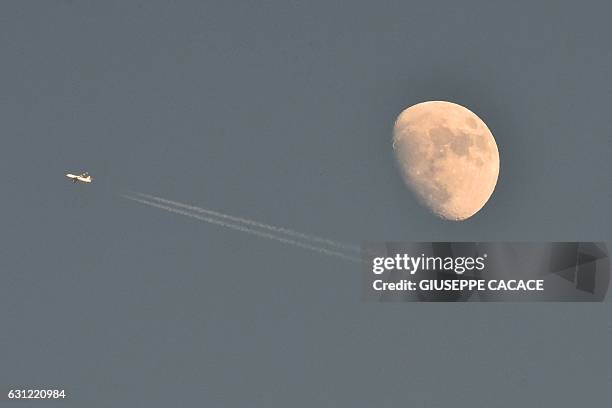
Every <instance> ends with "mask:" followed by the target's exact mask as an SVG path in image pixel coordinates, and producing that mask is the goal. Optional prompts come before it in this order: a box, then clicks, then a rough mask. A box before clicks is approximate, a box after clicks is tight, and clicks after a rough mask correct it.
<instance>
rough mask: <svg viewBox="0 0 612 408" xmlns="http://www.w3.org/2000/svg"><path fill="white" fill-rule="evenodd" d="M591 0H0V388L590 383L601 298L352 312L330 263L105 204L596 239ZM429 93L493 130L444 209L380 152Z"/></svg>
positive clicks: (265, 399)
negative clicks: (466, 182) (464, 201)
mask: <svg viewBox="0 0 612 408" xmlns="http://www.w3.org/2000/svg"><path fill="white" fill-rule="evenodd" d="M611 7H612V6H610V2H607V1H601V2H598V1H592V2H588V4H583V3H580V4H579V3H578V2H571V1H554V2H553V1H542V2H535V3H534V2H532V1H513V2H504V3H500V2H491V1H467V2H461V4H459V3H458V2H456V1H440V2H435V3H432V2H409V1H352V2H340V1H330V0H325V1H318V0H315V1H301V2H298V1H276V0H270V1H260V2H254V1H240V2H238V1H206V2H202V1H182V2H162V1H142V2H132V1H125V0H124V1H104V2H91V1H77V0H74V1H45V2H24V1H5V2H2V3H1V4H0V53H1V54H0V55H1V57H2V58H1V63H0V83H1V84H2V86H1V87H0V118H1V122H0V126H1V129H2V141H3V143H2V147H1V149H0V159H1V160H0V170H1V171H0V174H1V176H0V177H1V179H2V200H0V209H1V210H2V217H0V228H1V231H2V234H1V235H0V273H1V275H0V278H1V284H0V306H1V307H0V328H1V332H2V334H0V385H1V386H2V387H4V388H6V389H7V390H8V387H13V386H25V387H36V386H45V387H47V386H56V387H59V388H65V389H66V390H67V392H68V394H69V400H68V401H67V402H66V403H65V404H64V406H74V407H77V406H78V407H81V406H88V407H107V406H111V405H112V406H147V407H157V406H159V407H166V406H171V405H178V406H194V405H201V406H214V407H223V406H228V407H230V406H232V407H233V406H250V407H258V406H261V407H287V406H291V407H316V406H323V407H327V406H347V407H348V406H350V407H372V406H382V407H387V406H389V407H390V406H417V407H446V406H449V405H450V404H453V406H460V407H464V406H466V407H467V406H487V407H513V408H514V407H517V406H555V407H575V406H577V405H578V404H582V405H584V404H585V403H587V405H589V406H590V405H593V406H596V405H597V404H589V403H588V402H590V401H609V400H610V398H611V397H612V396H611V395H610V390H609V383H610V363H611V362H610V357H609V356H610V353H609V350H610V349H609V346H610V344H611V342H612V330H611V326H610V312H611V309H610V306H609V304H591V305H576V304H567V305H565V304H537V305H535V304H534V305H515V304H476V305H472V304H463V305H431V304H393V305H387V304H382V305H381V304H372V303H363V302H361V300H360V294H361V288H360V284H361V274H360V271H359V269H358V267H355V265H354V264H351V263H348V262H344V261H342V260H340V259H336V258H333V257H326V256H322V255H320V254H317V253H314V252H310V251H305V250H302V249H299V248H295V247H292V246H286V245H283V244H281V243H278V242H274V241H270V240H265V239H259V238H256V237H253V236H251V235H247V234H242V233H240V232H235V231H229V230H226V229H223V228H220V227H217V226H213V225H208V224H204V223H199V222H197V221H194V220H190V219H188V218H184V217H181V216H179V215H174V214H170V213H167V212H164V211H161V210H158V209H154V208H148V207H144V206H141V205H139V204H137V203H134V202H130V201H128V200H125V199H122V198H121V196H120V195H121V193H122V192H124V191H126V190H137V191H142V192H145V193H152V194H156V195H160V196H163V197H167V198H170V199H176V200H179V201H184V202H189V203H193V204H196V205H200V206H204V207H206V208H211V209H214V210H219V211H223V212H226V213H230V214H235V215H239V216H244V217H249V218H253V219H256V220H259V221H262V222H266V223H270V224H274V225H279V226H283V227H288V228H292V229H294V230H298V231H302V232H304V233H308V234H316V235H320V236H324V237H328V238H332V239H335V240H339V241H343V242H347V243H353V244H357V245H358V244H359V243H360V242H362V241H365V240H407V241H430V240H442V241H452V240H463V241H470V240H515V241H530V240H543V241H546V240H548V241H565V240H589V241H591V240H593V241H596V240H601V241H610V240H611V235H612V217H610V202H611V198H612V184H611V183H610V174H612V165H611V161H610V157H611V154H612V137H611V135H610V96H611V94H612V78H611V75H610V73H611V70H610V66H611V64H612V51H611V48H610V44H609V41H610V38H611V37H612V28H611V26H610V24H609V21H608V20H609V16H610V13H611V12H612V9H611ZM425 100H450V101H453V102H456V103H460V104H462V105H464V106H466V107H468V108H469V109H470V110H472V111H473V112H475V113H476V114H477V115H479V116H480V117H481V118H482V119H483V120H484V121H485V122H486V123H487V125H488V126H489V128H490V129H491V131H492V132H493V135H494V136H495V138H496V140H497V143H498V147H499V151H500V158H501V171H500V179H499V182H498V185H497V189H496V191H495V192H494V194H493V196H492V198H491V200H490V201H489V203H488V204H487V206H485V208H484V209H483V210H482V211H481V212H480V213H478V214H477V215H476V216H474V217H473V218H471V219H469V220H468V221H466V222H462V223H453V222H447V221H442V220H439V219H437V218H435V217H432V216H431V215H430V214H429V213H428V212H427V211H425V210H423V209H421V208H420V207H419V206H418V204H417V203H416V202H415V200H414V198H413V197H412V196H411V195H410V193H409V192H408V191H407V190H406V189H405V188H404V186H403V184H402V181H401V178H400V176H399V174H398V172H397V170H396V168H395V164H394V161H393V154H392V148H391V130H392V127H393V121H394V120H395V117H396V116H397V114H398V113H399V112H400V111H401V110H403V109H404V108H405V107H407V106H409V105H412V104H414V103H417V102H421V101H425ZM79 170H89V172H90V173H91V174H92V175H93V177H94V183H93V184H92V185H89V186H81V185H73V184H71V183H69V182H67V180H66V179H65V178H64V174H65V173H66V172H78V171H79ZM3 392H4V391H3ZM0 401H2V404H4V402H5V401H4V400H0ZM2 404H0V405H2ZM17 405H18V404H17V403H15V406H17ZM9 406H12V405H9ZM58 406H59V405H58Z"/></svg>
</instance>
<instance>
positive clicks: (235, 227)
mask: <svg viewBox="0 0 612 408" xmlns="http://www.w3.org/2000/svg"><path fill="white" fill-rule="evenodd" d="M122 197H123V198H126V199H128V200H131V201H136V202H138V203H141V204H144V205H148V206H151V207H155V208H159V209H162V210H166V211H169V212H172V213H175V214H180V215H184V216H186V217H190V218H195V219H197V220H200V221H204V222H208V223H210V224H215V225H220V226H222V227H225V228H229V229H233V230H236V231H241V232H246V233H247V234H253V235H256V236H258V237H261V238H268V239H271V240H275V241H278V242H282V243H284V244H288V245H293V246H296V247H298V248H303V249H309V250H311V251H315V252H318V253H320V254H324V255H329V256H335V257H337V258H341V259H344V260H346V261H351V262H361V260H360V259H359V258H357V257H354V256H351V255H347V254H343V253H341V252H338V251H333V250H330V249H326V248H322V247H319V246H314V245H310V244H307V243H303V242H299V241H296V240H293V239H289V238H284V237H281V236H278V235H275V234H272V233H269V232H263V231H258V230H255V229H252V228H248V227H245V226H243V225H240V224H236V223H230V222H226V221H222V220H220V219H219V218H213V217H207V216H203V215H200V214H195V213H192V212H189V211H186V210H180V209H178V208H174V207H169V206H166V205H163V204H160V203H156V202H152V201H148V200H146V199H144V198H139V197H134V196H131V195H126V194H124V195H122Z"/></svg>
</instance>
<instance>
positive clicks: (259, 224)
mask: <svg viewBox="0 0 612 408" xmlns="http://www.w3.org/2000/svg"><path fill="white" fill-rule="evenodd" d="M131 193H132V194H136V195H139V196H141V197H145V198H147V199H149V200H154V201H158V202H160V203H164V204H168V205H171V206H176V207H181V208H184V209H186V210H191V211H196V212H199V213H202V214H208V215H211V216H214V217H219V218H223V219H225V220H230V221H233V222H236V223H242V224H245V225H249V226H252V227H258V228H261V229H265V230H268V231H272V232H275V233H278V234H284V235H287V236H290V237H293V238H298V239H302V240H304V241H310V242H316V243H318V244H324V245H327V246H330V247H333V248H337V249H341V250H343V251H349V252H354V253H356V254H358V253H359V252H360V248H358V247H356V246H354V245H349V244H344V243H342V242H337V241H333V240H331V239H326V238H321V237H317V236H315V235H308V234H304V233H302V232H298V231H294V230H291V229H288V228H282V227H276V226H274V225H269V224H264V223H262V222H258V221H254V220H250V219H248V218H242V217H236V216H233V215H229V214H223V213H220V212H218V211H212V210H208V209H206V208H202V207H197V206H194V205H189V204H185V203H181V202H179V201H173V200H168V199H165V198H161V197H156V196H154V195H151V194H144V193H139V192H137V191H132V192H131Z"/></svg>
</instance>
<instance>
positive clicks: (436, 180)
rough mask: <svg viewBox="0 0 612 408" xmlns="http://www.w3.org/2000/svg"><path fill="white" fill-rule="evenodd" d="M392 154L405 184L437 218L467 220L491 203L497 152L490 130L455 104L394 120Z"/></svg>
mask: <svg viewBox="0 0 612 408" xmlns="http://www.w3.org/2000/svg"><path fill="white" fill-rule="evenodd" d="M393 150H394V152H395V156H396V158H397V162H398V165H399V168H400V171H401V173H402V177H403V179H404V182H405V183H406V185H407V186H408V187H409V188H410V189H411V190H412V191H413V192H414V193H415V195H416V196H417V198H418V200H419V201H420V202H421V203H422V204H424V205H425V206H426V207H428V208H429V209H430V210H431V211H432V212H433V213H434V214H436V215H438V216H439V217H441V218H444V219H448V220H455V221H460V220H465V219H467V218H469V217H471V216H472V215H474V214H476V213H477V212H478V211H479V210H480V209H481V208H482V207H483V206H484V205H485V204H486V202H487V201H488V200H489V197H491V194H492V193H493V190H494V189H495V184H496V183H497V177H498V175H499V152H498V150H497V144H496V143H495V139H494V138H493V135H492V134H491V131H490V130H489V128H488V127H487V125H486V124H485V123H484V122H483V121H482V120H481V119H480V118H479V117H478V116H476V115H475V114H474V113H473V112H472V111H470V110H469V109H467V108H464V107H463V106H461V105H457V104H455V103H451V102H444V101H431V102H423V103H419V104H417V105H414V106H411V107H409V108H408V109H406V110H404V111H403V112H402V113H401V114H400V115H399V116H398V117H397V120H396V121H395V127H394V128H393Z"/></svg>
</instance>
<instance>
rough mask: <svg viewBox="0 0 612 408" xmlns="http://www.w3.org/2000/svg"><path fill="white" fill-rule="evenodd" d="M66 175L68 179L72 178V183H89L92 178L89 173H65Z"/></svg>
mask: <svg viewBox="0 0 612 408" xmlns="http://www.w3.org/2000/svg"><path fill="white" fill-rule="evenodd" d="M66 177H68V178H69V179H71V180H72V182H73V183H76V182H77V181H80V182H81V183H91V181H92V178H91V176H90V175H87V176H84V175H82V174H81V175H77V174H70V173H68V174H66Z"/></svg>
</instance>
